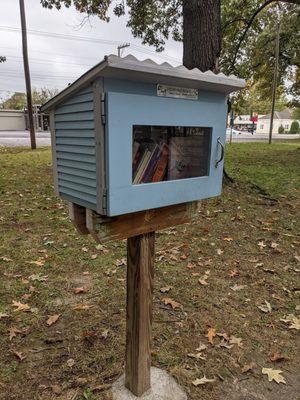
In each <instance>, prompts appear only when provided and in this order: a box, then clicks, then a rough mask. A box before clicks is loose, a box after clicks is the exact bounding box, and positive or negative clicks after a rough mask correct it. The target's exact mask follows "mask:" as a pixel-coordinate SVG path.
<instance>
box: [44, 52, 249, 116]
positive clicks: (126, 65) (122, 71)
mask: <svg viewBox="0 0 300 400" xmlns="http://www.w3.org/2000/svg"><path fill="white" fill-rule="evenodd" d="M98 77H111V78H117V79H127V80H133V81H141V82H150V83H163V84H168V85H174V86H184V87H191V88H195V89H204V90H212V91H216V92H222V93H225V94H229V93H231V92H234V91H236V90H239V89H242V88H244V87H245V81H244V79H239V78H237V77H236V76H234V75H230V76H226V75H224V74H223V73H219V74H215V73H214V72H212V71H206V72H201V71H200V70H199V69H197V68H194V69H191V70H189V69H187V68H186V67H184V66H183V65H180V66H178V67H173V66H172V65H170V64H168V63H167V62H164V63H162V64H157V63H156V62H154V61H153V60H150V59H146V60H144V61H139V60H138V59H137V58H136V57H134V56H132V55H128V56H126V57H124V58H121V57H118V56H115V55H109V56H105V58H104V60H103V61H101V62H100V63H99V64H97V65H95V66H94V67H93V68H91V69H90V70H89V71H87V72H86V73H85V74H83V75H82V76H81V77H80V78H78V79H77V80H76V81H75V82H74V83H72V84H71V85H70V86H68V87H67V88H66V89H64V90H63V91H62V92H60V93H59V94H58V95H56V96H55V97H53V99H51V100H49V101H48V102H47V103H46V104H44V106H43V107H42V111H48V110H50V109H53V108H54V107H56V105H58V104H59V103H60V102H62V101H63V100H65V99H66V98H68V97H70V96H71V95H72V93H74V92H76V91H78V90H80V89H82V88H83V87H84V86H86V85H87V84H89V83H91V82H92V81H94V80H95V79H97V78H98Z"/></svg>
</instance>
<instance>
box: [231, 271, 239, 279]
mask: <svg viewBox="0 0 300 400" xmlns="http://www.w3.org/2000/svg"><path fill="white" fill-rule="evenodd" d="M239 274H240V273H239V271H238V270H237V269H231V270H230V271H229V277H230V278H235V277H236V276H239Z"/></svg>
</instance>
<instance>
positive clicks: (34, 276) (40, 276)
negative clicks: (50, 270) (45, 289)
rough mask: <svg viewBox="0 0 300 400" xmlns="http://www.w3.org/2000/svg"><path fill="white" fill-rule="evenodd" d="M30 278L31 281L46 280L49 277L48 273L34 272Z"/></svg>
mask: <svg viewBox="0 0 300 400" xmlns="http://www.w3.org/2000/svg"><path fill="white" fill-rule="evenodd" d="M28 279H30V280H31V281H38V282H45V281H46V280H47V279H48V275H40V274H34V275H30V276H29V278H28Z"/></svg>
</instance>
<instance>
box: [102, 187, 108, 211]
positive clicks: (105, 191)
mask: <svg viewBox="0 0 300 400" xmlns="http://www.w3.org/2000/svg"><path fill="white" fill-rule="evenodd" d="M102 209H103V210H107V189H103V191H102Z"/></svg>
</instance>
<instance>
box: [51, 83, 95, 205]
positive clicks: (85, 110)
mask: <svg viewBox="0 0 300 400" xmlns="http://www.w3.org/2000/svg"><path fill="white" fill-rule="evenodd" d="M93 104H94V103H93V92H92V87H91V86H89V87H88V88H85V89H84V90H82V91H80V92H79V93H77V94H76V95H74V96H73V97H72V98H70V99H69V100H67V101H66V102H64V103H62V104H60V106H59V107H57V108H56V110H55V137H56V157H57V175H58V189H59V194H60V196H61V197H63V198H65V199H66V200H69V201H71V202H73V203H76V204H80V205H82V206H84V207H88V208H91V209H94V210H95V209H96V193H97V191H96V158H95V132H94V105H93Z"/></svg>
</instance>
